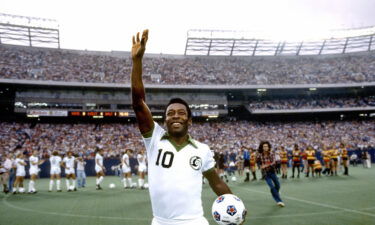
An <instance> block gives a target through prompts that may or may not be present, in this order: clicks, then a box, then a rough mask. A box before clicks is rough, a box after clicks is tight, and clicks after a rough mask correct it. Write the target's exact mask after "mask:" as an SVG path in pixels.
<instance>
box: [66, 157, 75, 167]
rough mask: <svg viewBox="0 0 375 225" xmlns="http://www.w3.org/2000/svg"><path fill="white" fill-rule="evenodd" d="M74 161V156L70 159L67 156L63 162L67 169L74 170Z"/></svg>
mask: <svg viewBox="0 0 375 225" xmlns="http://www.w3.org/2000/svg"><path fill="white" fill-rule="evenodd" d="M74 160H75V157H74V156H71V157H70V158H69V157H67V156H66V157H64V159H63V162H64V163H65V168H66V169H74Z"/></svg>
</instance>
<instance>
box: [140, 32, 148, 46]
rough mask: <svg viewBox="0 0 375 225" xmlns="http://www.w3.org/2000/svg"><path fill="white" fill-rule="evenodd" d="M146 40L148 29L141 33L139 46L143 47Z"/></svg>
mask: <svg viewBox="0 0 375 225" xmlns="http://www.w3.org/2000/svg"><path fill="white" fill-rule="evenodd" d="M147 40H148V29H146V30H144V31H143V33H142V39H141V45H145V44H146V43H147Z"/></svg>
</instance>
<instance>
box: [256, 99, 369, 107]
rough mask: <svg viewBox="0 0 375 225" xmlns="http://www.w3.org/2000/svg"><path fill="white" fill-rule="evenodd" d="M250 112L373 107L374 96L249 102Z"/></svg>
mask: <svg viewBox="0 0 375 225" xmlns="http://www.w3.org/2000/svg"><path fill="white" fill-rule="evenodd" d="M249 106H250V109H251V110H257V109H259V110H288V109H326V108H351V107H374V106H375V96H367V97H359V96H358V97H331V96H325V97H316V98H288V99H275V100H263V99H262V100H258V101H251V102H250V104H249Z"/></svg>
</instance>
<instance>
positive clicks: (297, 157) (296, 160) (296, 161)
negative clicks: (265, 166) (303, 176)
mask: <svg viewBox="0 0 375 225" xmlns="http://www.w3.org/2000/svg"><path fill="white" fill-rule="evenodd" d="M292 160H293V169H292V171H293V174H292V176H291V178H294V170H295V169H296V168H297V172H298V174H297V178H299V173H300V165H301V151H300V150H299V148H298V145H297V144H295V145H294V150H293V151H292Z"/></svg>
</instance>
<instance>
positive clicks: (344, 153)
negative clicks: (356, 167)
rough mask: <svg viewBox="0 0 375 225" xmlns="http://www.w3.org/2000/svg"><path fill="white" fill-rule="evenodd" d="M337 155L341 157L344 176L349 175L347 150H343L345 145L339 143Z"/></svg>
mask: <svg viewBox="0 0 375 225" xmlns="http://www.w3.org/2000/svg"><path fill="white" fill-rule="evenodd" d="M339 153H340V155H341V159H342V165H343V166H344V169H345V170H344V175H347V176H348V175H349V168H348V164H349V162H348V159H349V157H348V150H347V149H346V148H345V145H344V143H341V144H340V147H339Z"/></svg>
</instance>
